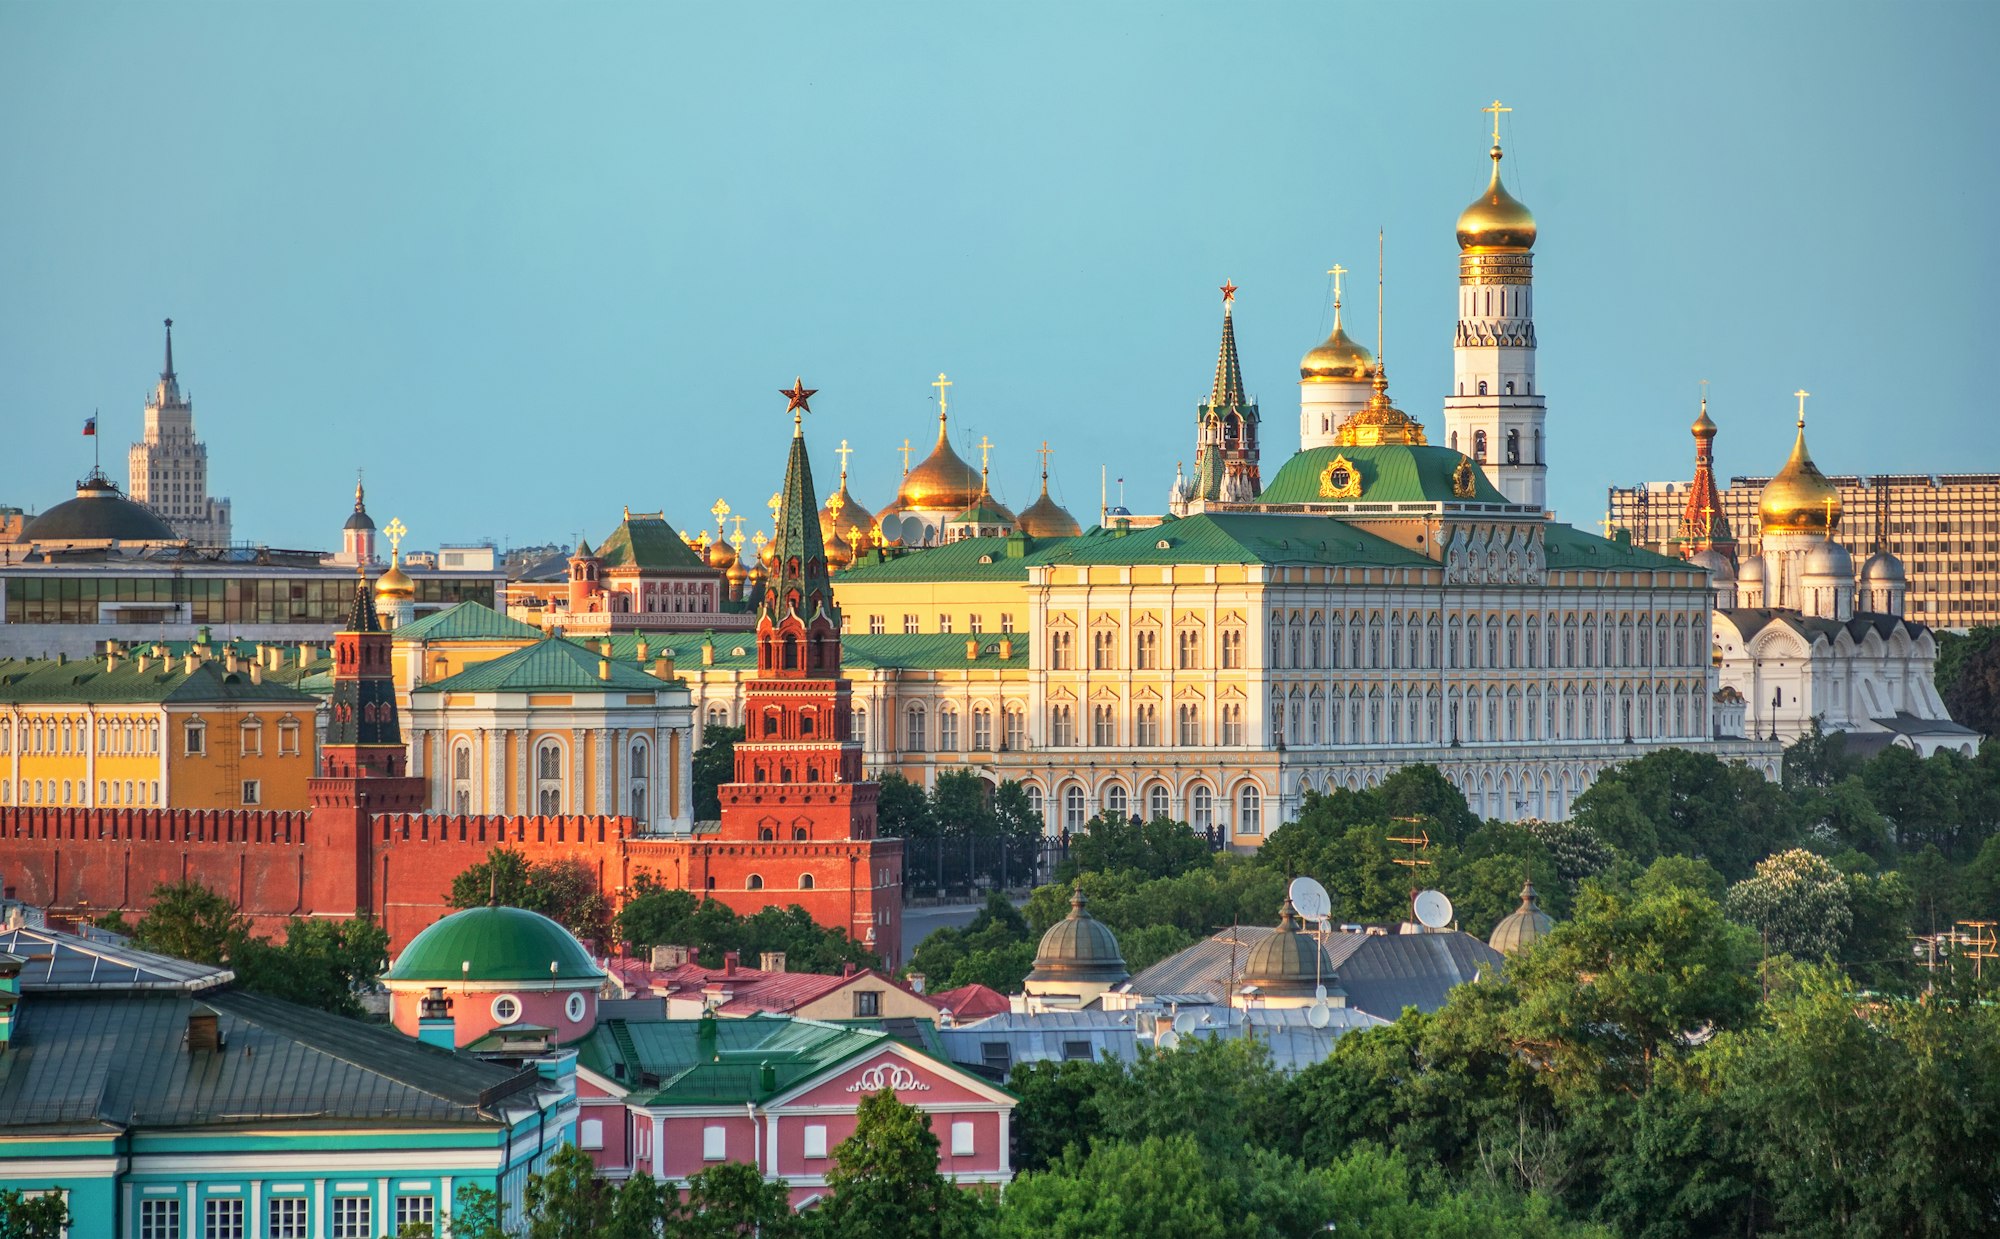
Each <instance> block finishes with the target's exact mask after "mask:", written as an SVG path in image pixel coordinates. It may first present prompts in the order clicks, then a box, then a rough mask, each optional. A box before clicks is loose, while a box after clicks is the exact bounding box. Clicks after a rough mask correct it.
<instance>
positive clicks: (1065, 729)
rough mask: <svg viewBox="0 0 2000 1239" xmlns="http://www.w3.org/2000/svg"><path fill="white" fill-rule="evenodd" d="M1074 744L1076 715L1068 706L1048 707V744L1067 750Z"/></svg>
mask: <svg viewBox="0 0 2000 1239" xmlns="http://www.w3.org/2000/svg"><path fill="white" fill-rule="evenodd" d="M1075 743H1076V715H1075V713H1074V712H1073V711H1072V710H1071V708H1070V707H1069V706H1066V705H1054V706H1050V707H1049V744H1050V745H1051V746H1053V747H1056V748H1067V747H1069V746H1070V745H1072V744H1075Z"/></svg>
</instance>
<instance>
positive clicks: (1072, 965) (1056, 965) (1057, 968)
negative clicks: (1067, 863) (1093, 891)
mask: <svg viewBox="0 0 2000 1239" xmlns="http://www.w3.org/2000/svg"><path fill="white" fill-rule="evenodd" d="M1130 975H1131V973H1130V972H1129V971H1128V970H1127V969H1126V967H1125V957H1124V956H1123V955H1121V954H1120V953H1119V951H1118V936H1117V935H1116V934H1114V933H1112V932H1111V929H1110V927H1109V926H1107V925H1105V924H1104V923H1103V922H1102V921H1099V920H1098V919H1097V918H1096V917H1094V916H1092V915H1091V914H1090V913H1088V912H1086V911H1084V898H1083V887H1082V886H1081V885H1078V886H1077V888H1076V890H1075V891H1074V892H1073V893H1072V894H1071V895H1070V897H1069V915H1068V916H1066V917H1064V918H1063V919H1062V920H1060V921H1057V922H1056V923H1055V924H1053V925H1051V926H1049V930H1048V932H1047V933H1045V934H1043V935H1042V943H1041V946H1039V947H1038V948H1036V950H1035V970H1034V971H1033V972H1030V973H1029V974H1028V979H1029V980H1030V981H1103V982H1107V983H1112V984H1115V983H1117V982H1119V981H1123V980H1124V979H1125V978H1126V977H1128V976H1130Z"/></svg>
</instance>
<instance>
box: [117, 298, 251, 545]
mask: <svg viewBox="0 0 2000 1239" xmlns="http://www.w3.org/2000/svg"><path fill="white" fill-rule="evenodd" d="M126 494H128V495H130V496H131V497H132V498H133V499H135V500H137V501H138V502H140V503H143V504H145V505H146V506H147V507H149V508H151V509H153V511H155V512H157V513H159V515H160V517H161V519H163V520H165V521H166V522H167V523H168V524H169V525H172V526H173V527H174V532H175V533H177V534H179V535H180V536H182V537H183V538H186V539H188V540H189V541H191V542H193V543H194V544H195V545H196V546H227V545H229V500H227V499H211V498H209V497H208V445H207V444H205V443H202V442H201V441H199V440H198V439H196V438H195V437H194V405H193V404H191V403H190V402H189V401H188V400H187V398H186V397H184V396H182V395H181V384H180V379H179V378H178V377H177V376H176V375H175V374H174V320H173V319H171V318H170V319H168V320H167V361H166V366H165V368H164V369H162V370H161V371H160V381H159V384H158V385H157V386H155V387H154V388H153V394H152V396H151V397H150V398H149V399H148V400H147V401H146V438H145V439H144V441H142V442H139V443H134V444H133V445H132V454H131V472H130V475H129V485H128V486H127V487H126Z"/></svg>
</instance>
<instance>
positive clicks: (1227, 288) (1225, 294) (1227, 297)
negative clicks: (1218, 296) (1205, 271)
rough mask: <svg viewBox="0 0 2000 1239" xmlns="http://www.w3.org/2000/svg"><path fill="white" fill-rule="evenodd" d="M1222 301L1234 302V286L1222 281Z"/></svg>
mask: <svg viewBox="0 0 2000 1239" xmlns="http://www.w3.org/2000/svg"><path fill="white" fill-rule="evenodd" d="M1222 299H1223V300H1224V301H1225V302H1228V301H1234V300H1236V285H1234V284H1231V283H1230V282H1229V281H1227V280H1224V281H1223V282H1222Z"/></svg>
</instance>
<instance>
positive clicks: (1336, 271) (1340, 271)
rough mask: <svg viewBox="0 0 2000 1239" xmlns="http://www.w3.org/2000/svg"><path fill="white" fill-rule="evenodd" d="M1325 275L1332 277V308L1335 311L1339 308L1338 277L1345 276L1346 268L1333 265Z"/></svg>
mask: <svg viewBox="0 0 2000 1239" xmlns="http://www.w3.org/2000/svg"><path fill="white" fill-rule="evenodd" d="M1327 274H1328V275H1330V276H1332V277H1333V308H1334V309H1336V310H1337V309H1339V308H1340V277H1341V276H1343V275H1346V274H1347V268H1346V267H1343V266H1341V265H1340V264H1339V263H1334V264H1333V266H1332V267H1331V268H1329V269H1328V270H1327Z"/></svg>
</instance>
